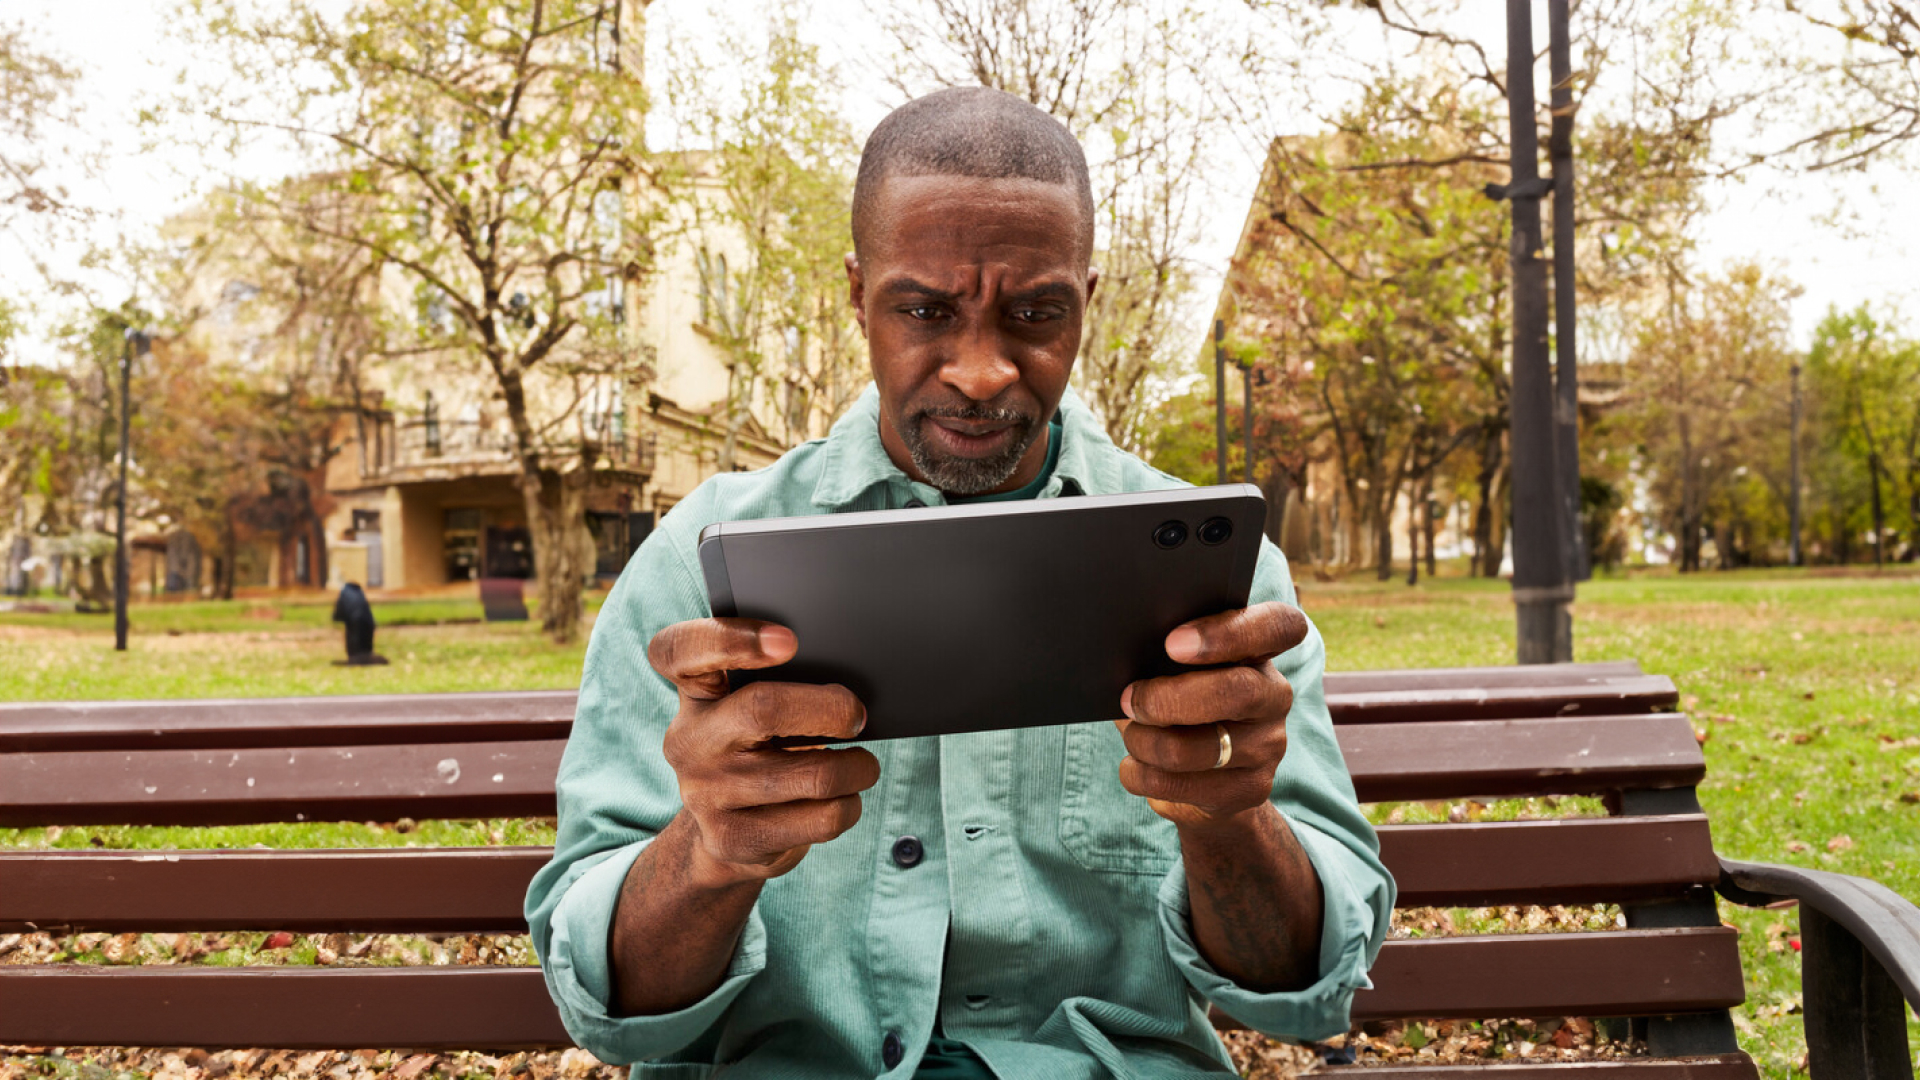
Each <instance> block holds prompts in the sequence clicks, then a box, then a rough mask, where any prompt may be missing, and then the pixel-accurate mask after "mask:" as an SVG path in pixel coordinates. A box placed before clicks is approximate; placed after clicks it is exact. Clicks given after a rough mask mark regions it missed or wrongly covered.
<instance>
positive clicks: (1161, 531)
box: [1153, 521, 1187, 551]
mask: <svg viewBox="0 0 1920 1080" xmlns="http://www.w3.org/2000/svg"><path fill="white" fill-rule="evenodd" d="M1153 542H1154V543H1156V544H1158V545H1160V546H1161V547H1163V548H1166V549H1167V550H1168V551H1172V550H1173V549H1174V548H1177V547H1179V546H1180V545H1181V544H1184V543H1186V542H1187V523H1186V522H1184V521H1169V522H1166V523H1164V524H1162V525H1161V526H1160V527H1159V528H1157V529H1155V530H1153Z"/></svg>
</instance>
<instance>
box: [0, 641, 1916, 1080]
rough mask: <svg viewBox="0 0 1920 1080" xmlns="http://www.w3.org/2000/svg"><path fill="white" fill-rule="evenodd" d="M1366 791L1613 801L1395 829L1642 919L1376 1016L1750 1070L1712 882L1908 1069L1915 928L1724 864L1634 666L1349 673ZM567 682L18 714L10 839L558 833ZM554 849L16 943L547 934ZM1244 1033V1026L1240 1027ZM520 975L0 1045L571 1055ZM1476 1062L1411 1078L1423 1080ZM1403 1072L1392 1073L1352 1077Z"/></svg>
mask: <svg viewBox="0 0 1920 1080" xmlns="http://www.w3.org/2000/svg"><path fill="white" fill-rule="evenodd" d="M1327 689H1328V701H1329V704H1330V706H1331V708H1332V712H1333V716H1334V721H1335V725H1336V733H1337V735H1338V737H1339V741H1340V746H1341V749H1342V751H1343V752H1344V754H1345V756H1346V759H1347V763H1348V765H1349V768H1350V770H1351V772H1352V774H1353V778H1354V783H1355V786H1356V788H1357V789H1358V792H1359V795H1360V798H1361V799H1362V800H1363V801H1366V802H1388V801H1431V800H1449V801H1458V800H1465V799H1481V800H1487V799H1493V798H1500V797H1517V796H1565V795H1597V796H1601V797H1603V798H1604V799H1605V800H1606V803H1605V805H1606V806H1607V807H1608V809H1609V811H1610V816H1608V817H1604V818H1588V819H1564V820H1533V821H1502V822H1485V821H1464V822H1447V823H1442V824H1431V825H1387V826H1383V827H1382V828H1381V829H1380V838H1381V846H1382V854H1383V858H1384V859H1385V861H1386V863H1387V865H1388V867H1389V868H1390V869H1391V870H1392V871H1393V873H1394V876H1395V878H1396V879H1397V880H1398V882H1399V886H1400V898H1399V903H1400V905H1401V907H1403V908H1414V907H1482V906H1494V905H1552V904H1595V903H1619V904H1621V905H1622V906H1623V908H1624V911H1625V915H1626V923H1627V927H1626V928H1625V929H1619V930H1613V931H1606V932H1593V933H1550V934H1531V935H1528V934H1500V935H1481V936H1470V937H1445V938H1425V939H1420V938H1414V939H1396V940H1392V941H1389V942H1388V943H1387V944H1386V945H1385V947H1384V948H1383V949H1382V951H1381V954H1380V958H1379V961H1378V963H1377V964H1376V965H1375V967H1374V969H1373V971H1372V980H1373V983H1374V988H1373V989H1370V990H1364V991H1361V992H1360V993H1359V994H1358V995H1357V996H1356V998H1355V1002H1354V1017H1355V1019H1356V1020H1359V1021H1368V1020H1394V1019H1408V1018H1421V1019H1438V1018H1461V1019H1492V1018H1512V1017H1562V1016H1584V1017H1605V1018H1634V1019H1633V1020H1632V1021H1631V1022H1632V1024H1633V1028H1634V1031H1635V1033H1636V1034H1637V1035H1639V1036H1640V1037H1642V1038H1644V1039H1645V1041H1646V1044H1647V1046H1648V1050H1649V1055H1648V1056H1645V1057H1635V1058H1629V1059H1622V1060H1614V1061H1606V1062H1586V1063H1579V1064H1575V1063H1559V1064H1555V1063H1551V1062H1540V1061H1539V1060H1538V1059H1526V1060H1525V1061H1524V1062H1523V1063H1521V1064H1512V1065H1499V1066H1485V1067H1491V1068H1496V1069H1498V1070H1499V1075H1500V1076H1501V1077H1511V1078H1515V1080H1547V1078H1549V1077H1553V1076H1561V1075H1579V1076H1586V1075H1605V1076H1607V1077H1614V1076H1619V1077H1649V1078H1651V1077H1663V1078H1697V1080H1707V1078H1712V1080H1721V1078H1726V1080H1733V1078H1751V1077H1755V1076H1756V1075H1757V1074H1756V1071H1755V1068H1754V1065H1753V1063H1752V1061H1751V1060H1750V1059H1748V1058H1747V1057H1746V1055H1744V1054H1742V1053H1740V1052H1739V1050H1738V1048H1737V1046H1736V1044H1735V1042H1734V1029H1733V1025H1732V1022H1731V1016H1730V1014H1729V1012H1728V1010H1729V1009H1730V1008H1731V1007H1733V1006H1736V1005H1738V1004H1740V1003H1741V1002H1742V1000H1743V999H1744V985H1743V980H1742V975H1741V969H1740V961H1739V954H1738V951H1737V943H1736V933H1735V931H1734V930H1733V929H1731V928H1729V927H1726V926H1723V925H1722V924H1721V922H1720V919H1719V917H1718V915H1717V913H1716V909H1715V905H1714V895H1715V893H1716V891H1717V892H1718V893H1719V895H1721V896H1725V897H1727V898H1728V899H1730V900H1732V901H1734V902H1736V903H1741V904H1749V905H1762V904H1775V903H1778V902H1781V901H1783V900H1797V901H1799V902H1800V905H1801V928H1802V939H1803V943H1804V953H1803V964H1804V968H1803V981H1804V1002H1805V1010H1806V1013H1807V1016H1806V1022H1807V1036H1808V1043H1809V1048H1810V1053H1811V1059H1812V1069H1813V1074H1814V1076H1815V1077H1816V1078H1817V1080H1825V1078H1827V1077H1843V1076H1844V1077H1852V1076H1863V1077H1874V1078H1882V1077H1888V1078H1890V1077H1895V1076H1899V1077H1903V1078H1904V1077H1910V1076H1911V1075H1912V1070H1911V1064H1910V1062H1909V1060H1908V1054H1907V1046H1906V1029H1905V1010H1906V1007H1907V1006H1906V1004H1905V1002H1920V911H1916V909H1915V908H1914V907H1913V905H1911V904H1909V903H1907V902H1905V901H1904V900H1901V899H1900V898H1899V897H1897V896H1895V895H1894V894H1893V893H1892V892H1891V891H1890V890H1887V889H1885V888H1884V887H1882V886H1879V885H1876V884H1874V883H1872V882H1869V881H1865V880H1862V879H1858V878H1850V877H1844V876H1841V875H1837V874H1828V873H1822V872H1818V871H1808V870H1800V869H1795V868H1789V867H1776V866H1766V865H1760V864H1747V863H1738V862H1733V861H1730V860H1726V859H1722V858H1719V857H1718V856H1716V854H1715V853H1714V851H1713V846H1712V839H1711V836H1710V833H1709V828H1708V822H1707V820H1706V818H1705V816H1704V815H1703V814H1702V812H1701V809H1700V805H1699V802H1698V801H1697V799H1696V798H1695V795H1694V787H1695V785H1697V784H1698V783H1699V782H1700V780H1701V778H1702V777H1703V776H1704V774H1705V761H1704V758H1703V757H1702V754H1701V751H1700V747H1699V745H1698V743H1697V741H1696V739H1695V735H1694V731H1693V729H1692V726H1691V724H1690V722H1689V721H1688V719H1687V717H1685V716H1684V715H1682V714H1679V713H1676V712H1673V711H1671V709H1672V707H1673V705H1674V704H1675V702H1676V701H1677V694H1676V692H1675V690H1674V687H1673V684H1672V683H1671V682H1670V681H1669V680H1667V679H1666V678H1665V677H1663V676H1649V675H1646V674H1644V673H1642V672H1641V671H1640V670H1639V668H1638V667H1637V666H1636V665H1634V664H1632V663H1617V664H1569V665H1552V666H1539V667H1514V668H1505V667H1503V668H1475V669H1446V670H1432V671H1400V672H1349V673H1333V674H1329V675H1328V677H1327ZM573 706H574V695H573V693H572V692H561V691H549V692H517V693H485V694H439V695H407V696H387V697H335V698H307V699H279V700H247V701H170V702H116V703H33V704H15V705H0V825H5V826H12V827H20V826H37V825H54V824H59V825H89V824H156V825H202V824H241V823H261V822H288V821H322V820H350V821H368V820H375V821H392V820H395V819H397V818H400V817H403V816H405V817H412V818H415V819H427V818H473V817H496V818H497V817H516V816H546V815H551V814H552V813H553V812H554V792H553V778H554V775H555V770H556V768H557V766H558V763H559V760H560V754H561V750H562V747H563V745H564V742H565V738H566V734H567V731H568V728H569V726H570V723H571V718H572V713H573ZM547 857H548V852H547V850H546V849H544V848H509V847H492V848H440V849H432V848H414V849H383V850H371V849H368V850H334V851H299V850H274V851H268V850H259V849H250V850H205V851H165V852H156V851H113V850H88V851H7V852H0V933H10V932H20V931H24V930H30V929H42V930H71V931H105V932H115V933H118V932H156V933H157V932H166V931H243V930H251V931H258V930H290V931H295V932H302V933H330V932H348V933H416V934H424V933H442V934H454V933H489V932H500V933H504V932H524V931H525V922H524V920H523V918H522V915H521V904H522V900H523V897H524V894H525V890H526V886H527V882H528V880H529V878H530V877H531V876H532V875H533V873H534V872H535V871H536V870H537V869H538V868H539V867H540V866H541V865H543V864H544V863H545V862H546V859H547ZM1215 1019H1216V1022H1217V1023H1218V1024H1220V1025H1221V1026H1222V1027H1233V1026H1236V1025H1235V1024H1234V1022H1233V1021H1232V1019H1231V1018H1229V1017H1225V1016H1220V1015H1216V1017H1215ZM566 1042H567V1037H566V1033H565V1032H564V1031H563V1030H562V1028H561V1026H560V1023H559V1020H558V1017H557V1014H556V1012H555V1010H554V1008H553V1006H552V1004H551V1003H550V1001H549V1000H548V997H547V991H546V987H545V985H544V983H543V982H542V979H541V976H540V973H539V972H538V971H537V970H534V969H531V968H513V967H475V966H465V967H424V968H371V967H344V968H343V967H291V968H290V967H278V968H264V967H262V968H217V967H191V966H171V965H166V966H146V967H138V966H134V967H97V966H83V965H13V966H0V1045H37V1046H88V1045H146V1046H206V1047H238V1046H246V1047H273V1048H284V1049H308V1048H321V1049H353V1048H365V1047H382V1048H409V1049H455V1048H460V1049H513V1048H530V1047H542V1046H557V1045H565V1044H566ZM1468 1068H1474V1066H1440V1065H1435V1066H1425V1065H1402V1066H1395V1067H1393V1069H1392V1072H1393V1075H1395V1076H1400V1077H1406V1078H1408V1080H1417V1078H1427V1080H1438V1078H1440V1077H1443V1076H1454V1075H1464V1070H1465V1069H1468ZM1341 1071H1342V1072H1344V1073H1349V1074H1352V1075H1355V1076H1361V1075H1384V1074H1385V1070H1381V1071H1380V1072H1378V1073H1376V1072H1375V1070H1374V1069H1372V1068H1363V1067H1358V1066H1351V1067H1347V1068H1344V1069H1342V1070H1341Z"/></svg>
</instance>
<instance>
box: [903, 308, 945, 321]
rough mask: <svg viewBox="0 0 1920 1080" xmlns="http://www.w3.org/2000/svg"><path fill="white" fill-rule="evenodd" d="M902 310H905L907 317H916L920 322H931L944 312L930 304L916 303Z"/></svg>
mask: <svg viewBox="0 0 1920 1080" xmlns="http://www.w3.org/2000/svg"><path fill="white" fill-rule="evenodd" d="M903 310H905V311H906V313H907V318H909V319H918V320H919V321H921V322H932V321H933V320H935V319H937V318H939V317H940V316H941V315H942V314H944V312H942V311H941V310H940V309H939V308H937V307H934V306H933V305H931V304H916V305H914V306H913V307H910V308H905V309H903Z"/></svg>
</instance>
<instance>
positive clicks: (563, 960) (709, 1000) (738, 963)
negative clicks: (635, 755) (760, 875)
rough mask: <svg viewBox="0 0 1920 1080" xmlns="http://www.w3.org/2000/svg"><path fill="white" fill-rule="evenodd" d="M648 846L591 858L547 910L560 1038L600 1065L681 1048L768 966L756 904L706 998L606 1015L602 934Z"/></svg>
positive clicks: (549, 973) (607, 970)
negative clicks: (562, 1028) (653, 1010)
mask: <svg viewBox="0 0 1920 1080" xmlns="http://www.w3.org/2000/svg"><path fill="white" fill-rule="evenodd" d="M652 842H653V841H652V840H643V841H641V842H639V843H637V844H632V845H629V846H627V847H624V848H620V849H618V850H616V851H612V852H608V853H607V854H606V856H605V857H602V858H599V859H596V860H592V861H591V865H588V866H586V867H585V868H584V869H583V870H582V872H581V873H580V875H579V876H578V877H577V878H575V879H574V880H573V881H572V882H571V883H570V884H569V885H567V886H566V889H565V893H564V894H563V895H562V896H561V899H560V903H559V904H558V906H556V907H555V908H554V911H553V921H552V923H551V928H550V931H549V935H550V936H549V938H548V943H547V953H546V955H547V962H546V964H545V965H544V967H545V970H546V977H547V989H548V991H549V992H550V993H551V994H552V995H553V1000H554V1003H555V1004H557V1005H558V1006H559V1008H560V1019H561V1021H562V1022H563V1023H564V1024H565V1025H566V1027H567V1033H568V1034H569V1035H572V1036H573V1037H574V1039H575V1041H577V1042H578V1043H579V1044H580V1045H581V1046H583V1047H585V1048H586V1049H587V1050H589V1051H591V1052H592V1053H593V1055H594V1056H595V1057H598V1058H599V1059H600V1060H602V1061H611V1062H630V1061H643V1060H646V1059H649V1058H658V1057H664V1056H666V1055H668V1054H672V1053H675V1052H676V1051H679V1050H682V1049H685V1048H686V1047H687V1046H689V1045H690V1044H692V1043H693V1042H694V1041H695V1040H696V1039H698V1038H700V1036H701V1035H703V1034H705V1033H706V1032H707V1030H708V1029H709V1028H711V1027H713V1025H714V1023H715V1022H716V1021H718V1020H719V1019H720V1017H721V1016H722V1015H723V1014H724V1013H725V1012H726V1011H727V1007H728V1006H729V1005H731V1004H733V999H734V998H736V997H738V996H740V992H741V991H742V990H744V989H745V988H746V985H747V982H748V981H749V980H750V979H752V978H753V977H754V976H755V975H757V974H759V973H760V971H762V970H763V969H764V968H765V967H766V966H767V930H766V926H765V924H764V923H763V922H762V921H761V918H760V909H759V907H758V905H756V906H755V907H754V908H753V910H752V911H751V912H750V913H749V914H748V915H747V925H746V928H745V930H744V931H743V932H742V934H741V936H740V944H739V946H738V947H737V948H736V949H735V951H734V955H733V961H732V963H731V964H729V965H728V967H727V972H726V976H725V977H724V978H723V979H722V980H721V982H720V985H719V986H718V987H716V988H714V990H713V992H712V993H710V994H708V995H707V996H706V997H704V998H701V999H700V1000H699V1001H696V1002H694V1003H693V1004H691V1005H689V1006H687V1007H686V1008H684V1009H680V1010H678V1011H676V1012H671V1013H662V1014H660V1015H656V1016H626V1017H621V1016H615V1015H613V1009H612V1004H613V973H612V970H611V962H610V960H609V957H608V955H607V934H608V932H609V931H610V930H611V928H612V926H613V914H614V909H615V907H617V906H618V904H619V900H620V889H621V886H622V885H623V884H624V883H625V881H626V878H627V871H628V870H629V869H630V868H631V867H632V866H633V860H634V859H635V858H637V857H638V856H639V854H640V852H641V851H643V850H645V849H646V846H647V845H648V844H650V843H652ZM583 862H584V860H583Z"/></svg>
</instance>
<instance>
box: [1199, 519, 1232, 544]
mask: <svg viewBox="0 0 1920 1080" xmlns="http://www.w3.org/2000/svg"><path fill="white" fill-rule="evenodd" d="M1232 536H1233V522H1231V521H1228V520H1227V519H1226V518H1223V517H1220V518H1208V519H1207V520H1205V521H1203V522H1201V523H1200V542H1201V543H1203V544H1206V545H1208V546H1210V547H1211V546H1212V545H1214V544H1224V543H1226V542H1227V540H1228V539H1229V538H1230V537H1232Z"/></svg>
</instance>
